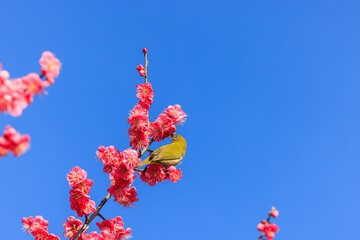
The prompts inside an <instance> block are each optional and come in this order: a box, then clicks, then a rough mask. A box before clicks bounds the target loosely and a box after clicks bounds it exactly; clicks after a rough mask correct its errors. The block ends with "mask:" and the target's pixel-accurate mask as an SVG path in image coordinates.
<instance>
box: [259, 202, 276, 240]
mask: <svg viewBox="0 0 360 240" xmlns="http://www.w3.org/2000/svg"><path fill="white" fill-rule="evenodd" d="M278 215H279V211H277V210H276V209H275V208H274V207H273V208H272V209H271V211H270V212H269V215H268V218H267V220H262V221H261V222H260V223H259V224H258V225H257V229H258V230H259V231H260V232H261V235H260V237H259V238H258V240H261V239H263V237H264V236H265V237H266V240H272V239H273V238H274V237H275V233H277V232H278V231H279V227H278V226H277V225H276V224H275V223H270V218H271V217H277V216H278Z"/></svg>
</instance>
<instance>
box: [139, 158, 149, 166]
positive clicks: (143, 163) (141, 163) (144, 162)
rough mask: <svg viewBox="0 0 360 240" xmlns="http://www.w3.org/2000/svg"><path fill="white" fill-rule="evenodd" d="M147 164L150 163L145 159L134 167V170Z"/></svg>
mask: <svg viewBox="0 0 360 240" xmlns="http://www.w3.org/2000/svg"><path fill="white" fill-rule="evenodd" d="M149 163H150V159H149V158H146V159H145V160H143V161H141V162H140V163H139V164H138V165H137V166H136V168H139V167H142V166H144V165H145V164H149Z"/></svg>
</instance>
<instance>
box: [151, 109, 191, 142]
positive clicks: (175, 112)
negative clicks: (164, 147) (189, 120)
mask: <svg viewBox="0 0 360 240" xmlns="http://www.w3.org/2000/svg"><path fill="white" fill-rule="evenodd" d="M186 117H187V115H186V114H185V113H184V112H183V111H182V110H181V106H180V105H178V104H175V105H174V106H171V105H170V106H169V107H168V108H167V109H165V110H164V112H163V113H161V114H160V115H159V116H158V118H157V119H156V120H155V122H152V123H151V124H150V136H151V137H152V138H153V139H154V140H155V141H157V142H159V141H162V140H164V139H165V138H167V137H169V136H170V135H171V134H173V133H174V132H175V131H176V126H177V125H179V124H183V123H184V121H185V119H186Z"/></svg>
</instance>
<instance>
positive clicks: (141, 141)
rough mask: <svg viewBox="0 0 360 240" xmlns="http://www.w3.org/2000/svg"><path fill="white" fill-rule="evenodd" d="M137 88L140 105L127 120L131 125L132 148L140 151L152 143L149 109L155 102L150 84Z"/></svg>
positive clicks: (140, 85)
mask: <svg viewBox="0 0 360 240" xmlns="http://www.w3.org/2000/svg"><path fill="white" fill-rule="evenodd" d="M136 87H137V94H136V96H137V98H138V99H139V100H140V101H139V102H138V104H137V105H136V106H135V107H134V108H133V110H131V113H130V116H129V118H128V119H127V121H128V123H129V124H130V128H129V131H128V133H129V136H130V146H132V147H133V148H134V149H135V150H139V149H141V148H144V147H146V146H148V144H149V142H150V139H149V138H150V131H149V113H148V111H149V109H150V105H151V104H152V102H153V97H154V92H153V89H152V86H151V84H150V83H145V84H139V85H137V86H136Z"/></svg>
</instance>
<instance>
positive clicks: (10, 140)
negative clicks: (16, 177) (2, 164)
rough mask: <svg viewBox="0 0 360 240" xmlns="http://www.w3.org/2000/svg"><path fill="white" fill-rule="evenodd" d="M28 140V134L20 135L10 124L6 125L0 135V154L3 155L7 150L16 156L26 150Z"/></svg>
mask: <svg viewBox="0 0 360 240" xmlns="http://www.w3.org/2000/svg"><path fill="white" fill-rule="evenodd" d="M29 142H30V136H29V135H27V134H24V135H21V134H20V133H18V132H17V131H16V130H15V129H14V128H12V127H11V126H10V125H7V126H6V128H5V130H4V133H3V135H2V136H1V137H0V156H1V157H5V156H6V155H7V154H8V152H11V153H12V154H14V156H15V157H17V156H19V155H21V154H23V153H24V152H26V150H28V148H29Z"/></svg>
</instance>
